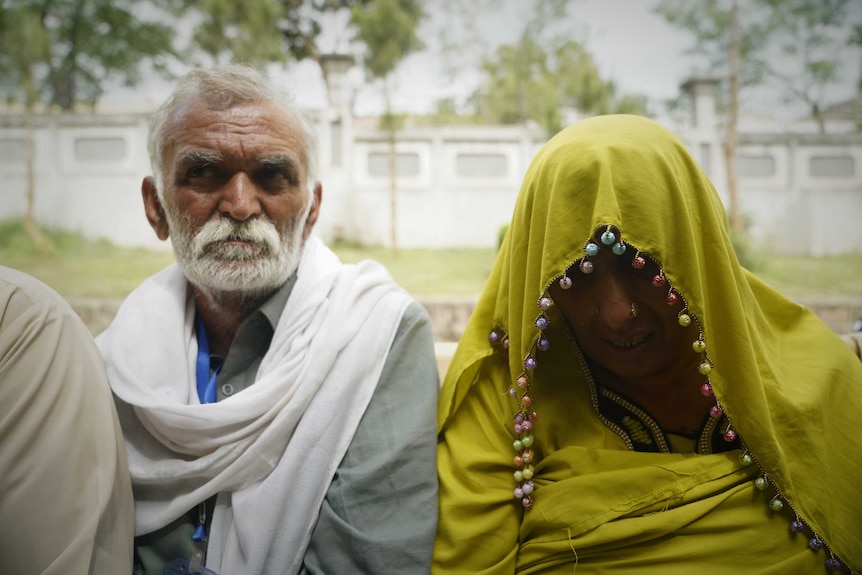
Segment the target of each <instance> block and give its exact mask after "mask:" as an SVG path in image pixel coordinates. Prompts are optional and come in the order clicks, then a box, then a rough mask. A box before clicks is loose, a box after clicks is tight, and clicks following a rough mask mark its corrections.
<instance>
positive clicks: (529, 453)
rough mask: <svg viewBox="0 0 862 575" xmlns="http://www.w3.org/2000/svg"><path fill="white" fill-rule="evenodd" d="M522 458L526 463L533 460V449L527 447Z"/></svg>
mask: <svg viewBox="0 0 862 575" xmlns="http://www.w3.org/2000/svg"><path fill="white" fill-rule="evenodd" d="M521 460H522V461H523V462H524V463H530V462H531V461H533V450H532V449H525V450H524V453H523V454H522V455H521Z"/></svg>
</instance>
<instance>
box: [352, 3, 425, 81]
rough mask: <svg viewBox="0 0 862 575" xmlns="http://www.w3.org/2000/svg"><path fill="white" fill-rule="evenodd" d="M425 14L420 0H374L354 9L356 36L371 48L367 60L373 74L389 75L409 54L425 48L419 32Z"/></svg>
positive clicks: (366, 55) (375, 75)
mask: <svg viewBox="0 0 862 575" xmlns="http://www.w3.org/2000/svg"><path fill="white" fill-rule="evenodd" d="M423 16H424V13H423V11H422V2H421V1H420V0H371V1H370V2H368V3H367V5H366V6H364V7H362V6H354V7H353V8H352V9H351V11H350V22H351V25H352V26H353V27H354V28H355V31H356V34H355V36H354V40H359V41H361V42H362V43H363V44H364V45H365V47H366V48H367V50H366V53H365V55H364V57H363V64H364V66H365V69H366V70H367V71H368V72H369V74H370V75H371V76H372V77H374V78H379V79H383V78H386V77H387V76H388V75H389V74H390V73H391V72H392V71H393V70H394V69H395V67H396V66H397V65H398V63H399V62H401V60H402V59H403V58H404V57H405V56H407V55H408V54H410V53H411V52H415V51H418V50H422V49H424V47H425V44H424V43H423V42H422V40H420V39H419V36H417V35H416V28H417V26H418V25H419V21H420V20H421V19H422V17H423Z"/></svg>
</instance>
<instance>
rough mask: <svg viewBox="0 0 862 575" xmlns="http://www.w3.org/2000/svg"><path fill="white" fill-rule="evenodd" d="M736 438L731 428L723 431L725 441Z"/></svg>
mask: <svg viewBox="0 0 862 575" xmlns="http://www.w3.org/2000/svg"><path fill="white" fill-rule="evenodd" d="M735 439H736V431H734V430H733V429H728V430H727V431H725V432H724V440H725V441H733V440H735Z"/></svg>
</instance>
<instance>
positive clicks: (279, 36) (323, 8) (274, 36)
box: [194, 0, 370, 90]
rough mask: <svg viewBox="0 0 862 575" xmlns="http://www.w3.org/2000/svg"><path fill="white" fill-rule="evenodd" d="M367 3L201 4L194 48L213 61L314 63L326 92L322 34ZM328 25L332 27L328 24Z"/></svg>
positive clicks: (249, 0) (216, 0)
mask: <svg viewBox="0 0 862 575" xmlns="http://www.w3.org/2000/svg"><path fill="white" fill-rule="evenodd" d="M369 1H370V0H199V2H197V4H196V6H197V11H198V12H199V14H200V17H201V23H200V24H199V25H198V27H197V28H196V29H195V33H194V44H195V46H196V47H197V48H199V49H201V50H202V51H203V52H204V53H206V54H208V55H209V56H210V57H211V58H213V59H214V60H215V61H221V60H232V61H238V62H245V63H247V64H258V65H260V64H268V63H270V62H284V61H287V59H288V57H291V56H292V57H293V59H294V60H297V61H300V60H306V59H308V60H312V61H313V62H315V63H317V65H318V67H319V68H320V72H321V74H322V75H323V82H324V84H326V88H327V90H328V89H330V84H329V77H328V74H327V69H326V66H324V65H323V57H324V56H325V53H324V50H323V48H322V46H321V39H320V35H321V33H322V32H323V27H324V24H325V23H326V22H327V20H328V19H329V20H331V19H332V17H333V16H335V15H337V14H338V13H340V12H345V13H348V14H349V13H350V10H352V9H354V8H361V7H363V6H365V5H367V4H368V3H369ZM329 23H330V24H331V23H332V22H329Z"/></svg>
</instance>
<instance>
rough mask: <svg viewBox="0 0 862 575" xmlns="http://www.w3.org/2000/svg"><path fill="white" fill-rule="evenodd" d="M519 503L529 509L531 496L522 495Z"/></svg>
mask: <svg viewBox="0 0 862 575" xmlns="http://www.w3.org/2000/svg"><path fill="white" fill-rule="evenodd" d="M521 505H523V506H524V509H529V508H530V507H532V506H533V499H532V497H524V498H523V499H521Z"/></svg>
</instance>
